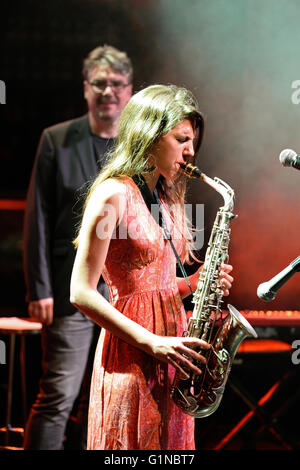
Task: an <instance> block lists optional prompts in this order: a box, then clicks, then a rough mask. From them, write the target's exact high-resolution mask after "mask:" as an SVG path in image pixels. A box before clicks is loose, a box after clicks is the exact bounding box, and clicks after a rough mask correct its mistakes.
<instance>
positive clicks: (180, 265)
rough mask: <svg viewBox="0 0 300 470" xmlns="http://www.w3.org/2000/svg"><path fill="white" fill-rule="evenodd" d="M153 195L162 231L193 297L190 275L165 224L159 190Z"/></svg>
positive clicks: (155, 190)
mask: <svg viewBox="0 0 300 470" xmlns="http://www.w3.org/2000/svg"><path fill="white" fill-rule="evenodd" d="M153 194H154V197H155V200H156V202H157V204H158V207H159V212H160V216H161V226H162V229H163V231H164V234H165V237H166V239H167V240H169V242H170V245H171V247H172V250H173V251H174V254H175V257H176V259H177V263H178V265H179V267H180V270H181V272H182V275H183V277H184V279H185V282H186V283H187V286H188V287H189V289H190V291H191V294H192V295H193V289H192V286H191V283H190V280H189V277H188V275H187V273H186V270H185V269H184V266H183V264H182V262H181V260H180V258H179V255H178V253H177V251H176V248H175V246H174V243H173V240H172V237H171V234H170V232H169V230H168V227H167V225H166V222H165V220H164V217H163V212H162V205H161V200H160V198H159V195H158V192H157V189H156V188H155V189H154V191H153Z"/></svg>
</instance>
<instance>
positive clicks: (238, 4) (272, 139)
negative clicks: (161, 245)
mask: <svg viewBox="0 0 300 470" xmlns="http://www.w3.org/2000/svg"><path fill="white" fill-rule="evenodd" d="M299 19H300V3H299V1H298V0H185V1H182V0H128V1H123V0H118V1H117V0H85V1H84V2H83V1H82V0H81V1H79V0H64V1H63V2H62V1H58V0H51V1H50V0H46V1H44V2H41V1H38V0H32V1H30V0H25V1H22V2H21V1H16V2H6V1H5V2H2V3H1V32H0V80H3V81H4V82H5V85H6V104H3V105H1V106H0V132H1V138H0V165H1V167H0V168H1V171H0V175H1V176H0V180H1V186H0V187H1V189H0V198H2V199H16V200H19V199H21V200H23V199H24V198H25V196H26V190H27V186H28V182H29V177H30V172H31V168H32V165H33V160H34V155H35V151H36V147H37V144H38V140H39V137H40V134H41V132H42V130H43V128H44V127H46V126H50V125H52V124H55V123H57V122H61V121H64V120H67V119H71V118H73V117H76V116H80V115H81V114H83V113H84V112H85V111H86V106H85V102H84V99H83V91H82V77H81V67H82V60H83V58H84V57H85V56H86V55H87V53H88V52H89V51H90V50H91V49H92V48H94V47H96V46H98V45H100V44H104V43H107V44H111V45H113V46H115V47H117V48H119V49H121V50H126V51H127V53H128V55H129V56H130V57H131V58H132V61H133V65H134V70H135V76H134V89H135V91H138V90H139V89H141V88H143V87H145V86H147V85H150V84H153V83H175V84H177V85H180V86H186V87H187V88H189V89H191V90H192V91H193V92H194V94H195V95H196V96H197V98H198V100H199V103H200V108H201V110H202V112H203V114H204V116H205V119H206V133H205V137H204V142H203V146H202V148H201V150H200V154H199V158H198V162H197V163H198V166H199V167H200V168H201V169H202V171H204V172H205V173H207V174H208V175H209V176H211V177H214V176H218V177H219V178H222V179H224V180H225V181H226V182H227V183H229V184H230V185H231V186H232V187H233V188H234V190H235V193H236V207H235V212H236V213H237V214H238V216H239V217H238V218H237V219H236V220H234V221H233V222H232V237H231V244H230V262H231V264H233V266H234V277H235V283H234V286H233V288H232V290H231V295H230V299H229V300H230V303H232V304H233V305H235V306H236V307H237V308H238V309H257V310H268V309H270V310H298V309H299V292H300V289H299V275H297V274H296V275H295V276H294V277H293V278H292V279H291V280H290V281H289V282H288V283H286V285H285V286H284V287H282V288H281V289H280V291H279V292H278V294H277V296H276V299H275V300H274V301H272V302H270V303H265V302H263V301H261V300H259V299H258V297H257V295H256V289H257V286H258V284H260V283H261V282H263V281H266V280H268V279H270V278H271V277H273V276H274V275H275V274H277V273H278V272H280V271H281V270H282V269H283V268H284V267H285V266H287V265H288V264H289V262H290V261H292V260H293V259H295V258H296V257H297V256H299V255H300V249H299V227H300V218H299V216H300V200H299V192H300V187H299V185H300V179H299V178H300V173H298V172H297V170H294V169H288V168H283V167H282V166H281V165H280V163H279V159H278V156H279V153H280V152H281V150H282V149H284V148H287V147H288V148H294V149H295V150H296V151H297V152H300V138H299V125H300V105H299V104H297V103H293V102H292V94H293V92H294V91H295V90H294V89H293V88H292V83H293V82H294V81H295V80H298V79H300V54H299V51H300V46H299V45H300V30H299ZM188 198H189V201H190V202H192V203H193V204H196V203H202V204H204V211H205V212H204V214H205V220H204V222H205V223H204V227H203V228H204V240H205V242H207V239H208V236H209V233H210V231H211V227H212V223H213V220H214V217H215V214H216V211H217V209H218V207H219V206H220V205H221V204H222V200H221V198H220V196H219V195H218V194H216V193H215V192H214V191H213V190H211V189H210V188H208V187H206V186H205V185H203V183H199V182H198V181H196V182H190V183H189V196H188ZM22 224H23V211H22V210H13V211H12V210H10V211H8V210H1V211H0V226H1V235H0V286H1V306H0V308H1V314H2V315H17V316H24V315H26V304H25V301H24V281H23V273H22ZM205 247H206V245H205V246H204V249H203V250H202V252H201V256H202V257H203V256H204V253H205ZM266 367H269V366H268V365H267V366H266Z"/></svg>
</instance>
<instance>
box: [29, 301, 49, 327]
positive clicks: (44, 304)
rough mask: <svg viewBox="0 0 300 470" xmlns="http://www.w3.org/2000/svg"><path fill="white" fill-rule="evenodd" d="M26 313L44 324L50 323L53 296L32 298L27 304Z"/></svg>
mask: <svg viewBox="0 0 300 470" xmlns="http://www.w3.org/2000/svg"><path fill="white" fill-rule="evenodd" d="M28 314H29V316H30V317H32V318H35V319H36V320H38V321H40V322H41V323H44V324H45V325H51V323H52V321H53V298H52V297H47V298H46V299H39V300H32V301H31V302H29V305H28Z"/></svg>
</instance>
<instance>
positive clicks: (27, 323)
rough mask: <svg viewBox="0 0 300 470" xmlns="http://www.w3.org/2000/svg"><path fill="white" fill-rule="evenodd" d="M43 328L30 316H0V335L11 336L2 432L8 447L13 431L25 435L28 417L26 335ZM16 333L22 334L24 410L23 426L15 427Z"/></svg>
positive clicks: (21, 363) (21, 365)
mask: <svg viewBox="0 0 300 470" xmlns="http://www.w3.org/2000/svg"><path fill="white" fill-rule="evenodd" d="M41 329H42V323H39V322H36V321H34V320H32V319H29V318H16V317H2V318H0V335H8V336H9V355H8V379H7V389H6V418H5V426H4V427H2V428H1V429H0V432H4V433H5V439H4V447H2V449H3V448H4V449H8V448H9V447H8V446H9V436H10V434H11V433H18V434H21V435H24V428H25V424H26V419H27V401H26V391H27V389H26V363H25V337H26V336H27V335H32V334H39V333H40V331H41ZM16 335H19V336H20V376H21V392H22V411H23V424H24V427H23V428H15V427H13V426H12V425H11V407H12V396H13V376H14V356H15V343H16Z"/></svg>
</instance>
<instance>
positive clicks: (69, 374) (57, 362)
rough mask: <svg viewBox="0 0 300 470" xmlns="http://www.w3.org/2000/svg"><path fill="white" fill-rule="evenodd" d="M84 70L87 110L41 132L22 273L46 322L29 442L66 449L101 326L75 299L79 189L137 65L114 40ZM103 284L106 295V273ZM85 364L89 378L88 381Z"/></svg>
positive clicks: (93, 169)
mask: <svg viewBox="0 0 300 470" xmlns="http://www.w3.org/2000/svg"><path fill="white" fill-rule="evenodd" d="M83 77H84V82H83V86H84V97H85V100H86V102H87V106H88V113H87V114H86V115H85V116H82V117H80V118H77V119H73V120H70V121H67V122H64V123H60V124H57V125H55V126H52V127H50V128H47V129H45V130H44V131H43V133H42V136H41V139H40V143H39V147H38V150H37V154H36V158H35V163H34V167H33V170H32V175H31V179H30V184H29V190H28V195H27V203H26V212H25V224H24V272H25V281H26V287H27V300H28V302H29V305H28V312H29V315H30V316H31V317H33V318H35V319H37V320H39V321H41V322H42V323H43V325H44V326H43V333H42V352H43V364H42V365H43V374H42V377H41V380H40V385H39V393H38V396H37V398H36V401H35V403H34V404H33V406H32V409H31V411H30V414H29V418H28V423H27V426H26V430H25V441H24V448H25V449H36V450H39V449H41V450H42V449H43V450H55V449H62V448H63V440H64V435H65V432H66V425H67V422H68V419H69V417H70V414H71V412H72V409H73V405H74V403H75V400H76V399H77V398H78V396H79V395H80V394H82V396H84V390H83V389H81V386H82V382H84V383H86V384H87V386H88V387H89V384H90V373H91V370H92V364H91V361H93V357H94V346H95V341H96V339H97V336H98V334H99V330H98V327H97V326H96V325H94V323H93V322H91V320H90V319H88V318H87V317H85V316H84V315H83V314H81V313H80V312H79V311H77V310H76V309H75V308H74V307H73V306H72V305H71V303H70V301H69V297H70V279H71V273H72V268H73V262H74V258H75V250H74V247H73V245H72V240H73V239H74V238H75V235H76V228H77V225H78V222H79V220H80V215H81V210H82V202H81V200H82V199H83V198H80V195H81V194H82V192H83V191H86V190H87V187H86V185H87V183H89V182H91V181H92V180H93V179H94V177H95V176H96V175H97V173H98V171H99V170H100V168H101V167H102V166H103V164H104V160H105V153H106V152H107V151H108V150H109V149H110V148H111V147H112V145H113V144H114V142H115V138H116V136H117V132H118V124H119V118H120V115H121V113H122V110H123V108H124V106H125V105H126V103H127V102H128V100H129V99H130V97H131V94H132V77H133V70H132V64H131V61H130V59H129V58H128V56H127V55H126V53H124V52H121V51H119V50H117V49H115V48H114V47H112V46H106V45H105V46H103V47H102V46H101V47H97V48H96V49H94V50H92V51H91V52H90V53H89V55H88V56H87V58H86V59H85V60H84V63H83ZM98 288H99V290H100V291H101V292H102V293H103V292H106V296H107V287H106V286H105V284H104V282H103V280H102V281H100V282H99V286H98ZM95 335H96V336H95ZM89 356H90V360H89ZM89 365H90V367H88V366H89ZM85 371H86V373H87V374H88V375H87V377H86V378H87V380H83V378H84V373H85ZM80 389H81V391H80ZM85 392H87V390H85ZM86 395H87V394H86V393H85V396H86ZM81 403H82V404H81V406H79V411H80V412H79V415H80V418H79V419H80V426H79V428H80V430H81V431H82V432H81V434H82V435H81V436H80V437H79V438H78V444H76V445H75V447H77V448H85V439H86V427H87V409H88V399H87V398H86V399H85V400H83V401H82V402H81ZM81 443H82V444H81Z"/></svg>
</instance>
